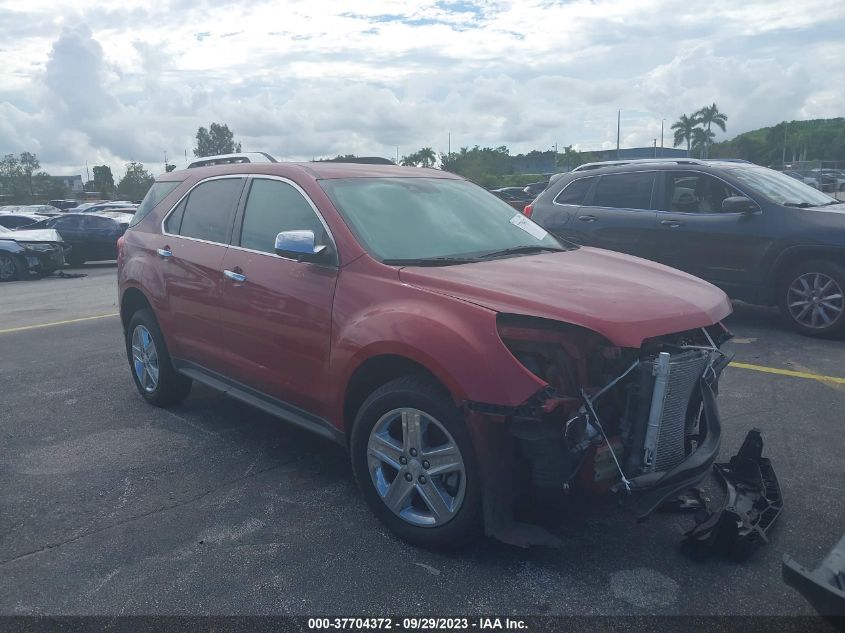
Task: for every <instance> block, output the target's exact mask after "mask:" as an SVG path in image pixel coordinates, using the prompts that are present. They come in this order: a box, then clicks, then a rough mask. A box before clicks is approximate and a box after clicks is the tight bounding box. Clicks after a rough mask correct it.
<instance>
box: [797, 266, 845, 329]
mask: <svg viewBox="0 0 845 633" xmlns="http://www.w3.org/2000/svg"><path fill="white" fill-rule="evenodd" d="M786 305H787V307H788V308H789V314H790V316H791V317H792V318H793V319H794V320H795V321H796V322H798V323H800V324H801V325H803V326H804V327H807V328H812V329H824V328H828V327H830V326H831V325H833V324H834V323H836V322H837V321H838V320H839V319H840V318H842V313H843V311H845V295H843V292H842V288H841V287H840V286H839V284H838V283H837V282H836V280H835V279H833V278H832V277H830V276H829V275H826V274H824V273H815V272H809V273H804V274H803V275H800V276H798V277H796V278H795V279H794V280H793V281H792V283H791V284H790V286H789V290H788V291H787V295H786Z"/></svg>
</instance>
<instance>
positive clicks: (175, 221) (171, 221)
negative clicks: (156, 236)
mask: <svg viewBox="0 0 845 633" xmlns="http://www.w3.org/2000/svg"><path fill="white" fill-rule="evenodd" d="M186 204H188V199H187V198H183V199H182V202H180V203H179V204H178V206H177V207H176V208H175V209H173V211H172V212H171V213H170V215H168V216H167V219H166V220H165V221H164V231H165V232H166V233H173V234H174V235H179V231H180V230H181V229H182V216H183V215H185V205H186Z"/></svg>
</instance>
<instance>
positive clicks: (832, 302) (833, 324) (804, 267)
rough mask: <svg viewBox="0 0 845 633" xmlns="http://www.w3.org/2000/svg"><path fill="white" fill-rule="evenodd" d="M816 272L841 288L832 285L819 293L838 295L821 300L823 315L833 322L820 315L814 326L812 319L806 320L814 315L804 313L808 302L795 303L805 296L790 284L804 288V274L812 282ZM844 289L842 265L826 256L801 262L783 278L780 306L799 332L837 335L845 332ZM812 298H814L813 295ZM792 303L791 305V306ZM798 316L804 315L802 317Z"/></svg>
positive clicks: (844, 280) (821, 296) (779, 299)
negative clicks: (826, 259)
mask: <svg viewBox="0 0 845 633" xmlns="http://www.w3.org/2000/svg"><path fill="white" fill-rule="evenodd" d="M816 274H818V275H821V276H823V277H820V279H829V280H831V281H832V282H833V286H838V288H836V287H833V286H832V287H830V288H828V289H826V290H824V292H820V293H819V298H821V299H824V298H826V297H827V298H830V297H836V298H834V299H828V301H825V302H823V303H822V307H823V311H824V317H826V318H827V319H829V320H830V322H829V323H828V322H826V320H825V318H823V317H822V316H819V317H818V318H817V320H816V326H815V327H814V326H813V324H812V323H808V322H807V319H808V318H810V319H811V315H808V314H804V315H803V317H802V313H801V310H803V309H804V308H806V307H807V306H805V305H795V304H796V303H798V302H800V301H803V300H804V298H803V296H802V295H800V294H797V293H796V292H795V291H793V292H790V288H791V287H792V288H795V287H800V288H803V286H802V285H801V284H800V282H799V281H798V280H799V279H800V278H802V277H803V278H804V279H805V281H806V282H807V283H808V284H809V285H810V286H812V285H813V284H812V281H813V279H814V278H813V275H816ZM796 284H797V285H796ZM843 292H845V269H843V268H842V266H839V265H838V264H834V263H832V262H828V261H824V260H813V261H807V262H802V263H800V264H798V265H797V266H794V267H793V268H791V269H789V271H788V272H787V273H786V274H785V275H784V276H783V278H782V279H781V280H780V285H779V287H778V306H779V307H780V311H781V314H782V315H783V318H784V319H785V320H786V322H787V323H788V324H789V325H790V326H791V327H792V328H793V329H794V330H796V331H797V332H800V333H801V334H804V335H806V336H818V337H831V336H837V335H840V334H843V333H845V309H843V308H845V296H844V295H843ZM810 298H811V300H812V297H810ZM791 304H792V309H791V310H790V305H791ZM830 306H833V307H830ZM809 309H812V308H809ZM798 317H802V318H801V319H799V318H798Z"/></svg>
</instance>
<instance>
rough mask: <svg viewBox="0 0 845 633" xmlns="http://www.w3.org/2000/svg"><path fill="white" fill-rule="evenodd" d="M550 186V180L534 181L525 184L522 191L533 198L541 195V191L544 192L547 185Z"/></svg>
mask: <svg viewBox="0 0 845 633" xmlns="http://www.w3.org/2000/svg"><path fill="white" fill-rule="evenodd" d="M548 186H549V181H548V180H546V181H543V182H532V183H530V184H528V185H525V187H524V188H523V189H522V191H523V192H524V193H525V194H526V195H527V196H528V197H529V198H531V199H532V200H533V199H534V198H536V197H537V196H539V195H540V194H541V193H543V192H544V191H545V190H546V187H548Z"/></svg>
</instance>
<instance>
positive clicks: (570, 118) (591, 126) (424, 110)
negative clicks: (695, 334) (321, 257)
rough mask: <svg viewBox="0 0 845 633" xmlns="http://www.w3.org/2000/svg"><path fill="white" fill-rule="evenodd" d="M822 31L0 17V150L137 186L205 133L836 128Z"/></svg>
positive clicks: (608, 21) (795, 8)
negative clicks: (720, 121)
mask: <svg viewBox="0 0 845 633" xmlns="http://www.w3.org/2000/svg"><path fill="white" fill-rule="evenodd" d="M842 32H845V6H843V5H841V3H831V2H828V1H827V0H807V1H805V2H803V3H801V4H800V5H795V4H794V3H792V2H784V1H781V2H744V3H735V2H733V1H731V0H714V1H713V2H711V3H708V5H707V6H706V8H703V7H701V6H699V5H695V4H691V3H688V4H686V5H683V4H680V3H678V2H675V1H674V0H645V1H643V2H636V3H633V2H630V1H628V0H596V1H587V0H573V1H571V2H555V1H553V0H520V1H519V2H515V1H508V0H422V1H415V0H369V1H368V2H366V3H361V2H358V1H355V2H353V1H351V0H327V1H315V0H289V1H287V2H272V1H255V0H253V1H249V2H239V3H238V2H230V1H226V2H224V1H222V0H219V1H215V0H206V1H204V2H197V1H196V0H172V1H171V2H169V3H168V2H161V1H156V2H153V1H152V0H144V1H142V2H133V3H132V5H131V6H129V5H125V4H118V3H106V4H103V3H100V4H98V5H97V6H94V7H86V5H85V4H84V3H83V4H79V3H70V2H59V1H55V0H52V1H51V0H6V1H5V2H4V1H3V0H0V58H2V60H3V63H2V64H1V65H0V69H1V70H0V73H2V74H0V153H6V152H21V151H35V152H36V153H37V154H38V155H39V157H40V158H41V162H42V164H44V165H45V166H46V167H47V168H48V169H50V170H52V171H54V172H55V173H62V172H68V173H69V172H74V173H79V172H80V170H81V169H82V166H83V165H84V163H85V161H86V160H87V161H88V163H89V164H98V163H102V162H106V163H108V164H111V165H112V168H113V170H114V171H115V172H116V173H118V174H119V173H120V172H121V171H122V169H121V167H122V164H123V163H124V162H126V161H128V160H141V161H144V162H145V163H149V164H150V167H152V168H153V170H154V171H157V170H160V169H161V164H162V162H163V159H164V153H165V152H166V153H167V155H168V157H170V158H171V160H173V159H175V161H176V162H177V163H178V164H181V163H182V162H184V152H185V150H186V149H187V150H188V153H189V154H190V148H191V147H192V146H193V141H194V139H193V135H194V134H195V132H196V129H197V127H199V126H200V125H208V124H209V123H210V122H211V121H218V122H225V123H228V124H229V126H230V127H231V128H232V129H233V130H234V132H235V135H236V137H237V138H238V139H239V140H241V141H243V145H244V148H245V149H250V150H263V151H268V152H270V153H272V154H274V155H276V156H278V157H280V158H287V159H310V158H312V157H315V156H330V155H334V154H337V153H358V154H374V155H382V156H393V155H394V153H395V147H396V146H397V145H399V146H400V152H401V153H408V152H410V151H413V150H415V149H417V148H419V147H421V146H424V145H429V146H432V147H434V148H435V149H436V150H438V151H444V150H445V149H446V139H447V134H448V133H449V132H451V133H452V147H453V149H454V148H457V147H459V146H461V145H474V144H480V145H503V144H504V145H508V146H509V147H510V148H511V150H512V151H514V152H516V151H529V150H531V149H547V148H549V147H551V146H552V145H553V144H554V143H558V144H560V145H563V144H574V145H576V146H577V147H579V148H583V149H597V148H602V147H611V146H615V143H616V111H617V109H622V111H623V114H622V123H623V128H622V138H623V143H625V144H626V145H649V144H651V143H652V141H653V139H654V138H659V134H660V122H661V119H666V127H667V129H668V126H669V125H670V124H671V122H672V121H674V120H675V119H676V118H677V116H678V115H680V114H681V113H682V112H690V111H692V110H694V109H697V108H698V107H700V106H702V105H704V104H706V103H711V102H713V101H716V102H717V103H718V104H719V107H720V109H722V110H723V111H724V112H726V113H727V114H728V116H729V121H728V124H729V128H728V132H729V135H733V134H735V133H739V132H742V131H745V130H748V129H752V128H755V127H759V126H762V125H767V124H773V123H776V122H778V121H780V120H782V119H792V118H805V117H826V116H841V115H842V114H843V112H842V103H843V102H845V88H843V87H842V84H841V82H838V81H836V72H837V71H838V69H839V68H840V67H841V60H842V59H843V58H845V43H843V42H842V39H841V33H842ZM667 136H668V135H667Z"/></svg>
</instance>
